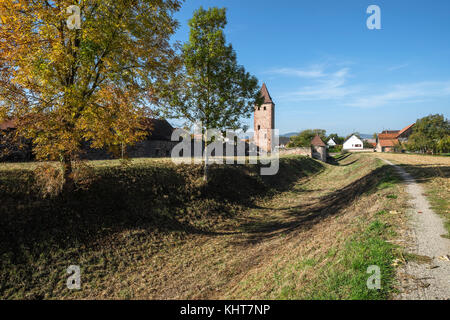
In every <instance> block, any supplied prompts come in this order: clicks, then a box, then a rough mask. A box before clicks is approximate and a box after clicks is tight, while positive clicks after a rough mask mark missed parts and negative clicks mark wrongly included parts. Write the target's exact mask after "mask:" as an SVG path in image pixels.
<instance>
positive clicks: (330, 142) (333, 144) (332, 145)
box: [327, 138, 336, 147]
mask: <svg viewBox="0 0 450 320" xmlns="http://www.w3.org/2000/svg"><path fill="white" fill-rule="evenodd" d="M327 145H328V147H335V146H336V142H334V140H333V138H331V139H330V140H328V143H327Z"/></svg>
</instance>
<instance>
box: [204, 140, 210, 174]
mask: <svg viewBox="0 0 450 320" xmlns="http://www.w3.org/2000/svg"><path fill="white" fill-rule="evenodd" d="M203 152H204V153H205V167H204V169H203V181H208V160H209V157H208V141H205V148H204V151H203Z"/></svg>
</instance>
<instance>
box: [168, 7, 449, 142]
mask: <svg viewBox="0 0 450 320" xmlns="http://www.w3.org/2000/svg"><path fill="white" fill-rule="evenodd" d="M371 4H375V5H378V6H379V7H380V8H381V27H382V29H381V30H368V28H367V26H366V20H367V18H368V17H369V16H370V15H369V14H367V13H366V9H367V7H368V6H369V5H371ZM199 6H203V7H204V8H208V7H211V6H217V7H226V8H227V9H228V11H227V17H228V25H227V28H226V36H227V41H228V42H230V43H231V44H232V45H233V47H234V49H235V50H236V52H237V56H238V59H239V63H240V64H242V65H244V66H245V68H246V69H247V70H248V71H249V72H250V73H252V74H254V75H255V76H256V77H257V78H258V79H259V81H260V82H261V84H262V82H265V83H266V84H267V87H268V89H269V92H270V94H271V96H272V98H273V99H274V101H275V103H276V118H275V120H276V128H278V129H279V130H280V133H281V134H283V133H287V132H291V131H299V130H303V129H307V128H321V129H326V130H327V132H328V133H334V132H337V133H339V134H341V135H346V134H348V133H351V132H353V131H359V132H360V133H369V134H372V133H374V132H379V131H381V130H383V129H401V128H403V127H405V126H406V125H408V124H410V123H413V122H414V121H415V120H416V119H418V118H421V117H423V116H426V115H428V114H431V113H441V114H444V115H445V116H446V117H448V116H449V110H450V1H448V0H433V1H429V0H428V1H426V0H389V1H380V0H370V1H364V0H342V1H336V0H314V1H313V0H310V1H302V0H278V1H268V0H190V1H189V0H187V1H186V2H185V3H184V5H183V7H182V9H181V11H180V12H178V13H177V14H176V18H177V19H178V20H179V21H180V24H181V26H180V29H179V31H178V33H177V34H176V36H175V39H176V40H180V41H183V42H185V41H186V40H187V39H188V33H189V29H188V26H187V21H188V20H189V19H190V17H191V16H192V13H193V12H194V10H195V9H197V8H198V7H199ZM247 122H248V124H250V125H251V128H252V127H253V119H249V120H248V121H247Z"/></svg>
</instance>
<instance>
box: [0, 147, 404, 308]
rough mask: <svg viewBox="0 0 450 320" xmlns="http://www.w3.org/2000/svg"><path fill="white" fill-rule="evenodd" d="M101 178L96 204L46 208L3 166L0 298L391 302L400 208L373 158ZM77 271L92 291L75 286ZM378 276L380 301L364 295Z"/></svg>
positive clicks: (165, 165)
mask: <svg viewBox="0 0 450 320" xmlns="http://www.w3.org/2000/svg"><path fill="white" fill-rule="evenodd" d="M114 164H115V165H114V166H111V165H108V163H97V164H96V173H97V174H96V176H97V178H96V179H95V180H94V182H93V183H92V184H91V186H90V187H89V189H88V190H84V191H83V190H80V191H77V192H75V193H73V194H71V195H66V196H64V197H59V198H56V199H42V198H41V197H40V196H39V195H38V193H37V192H36V191H35V190H34V188H33V175H32V174H31V172H30V171H29V170H26V168H25V169H24V168H23V167H21V165H6V166H3V165H1V166H0V199H1V203H2V205H1V208H0V229H1V232H0V257H1V263H0V297H2V298H7V299H18V298H29V299H37V298H66V299H71V298H100V299H101V298H162V299H166V298H191V299H192V298H242V299H245V298H249V299H252V298H262V299H266V298H271V299H298V298H300V299H302V298H303V299H305V298H318V299H320V298H331V299H352V298H354V299H383V298H387V297H389V295H390V293H391V292H392V290H393V289H392V288H393V286H392V279H393V278H394V276H393V272H394V270H393V268H394V267H393V266H392V262H393V260H394V259H395V257H396V255H397V252H398V250H397V249H396V247H394V246H393V245H392V244H390V242H388V240H390V239H393V238H395V236H396V234H395V232H396V228H397V227H398V225H399V224H401V223H402V221H403V220H402V219H403V216H402V214H401V213H402V212H403V208H404V199H405V197H404V195H403V193H402V188H401V186H400V185H398V184H397V182H398V180H397V178H396V177H395V175H394V174H393V172H392V170H391V168H389V167H387V166H384V165H383V164H382V163H381V162H380V161H379V160H376V159H373V158H371V157H367V156H363V155H348V156H344V157H343V158H342V159H339V161H337V162H336V163H335V165H323V164H320V163H318V162H316V161H314V160H311V159H308V158H300V157H287V158H283V159H282V160H281V166H280V172H279V173H278V175H276V176H273V177H261V176H259V175H258V172H259V168H258V166H255V165H253V166H227V167H221V166H215V167H214V168H213V169H212V170H211V182H210V183H209V184H208V185H205V184H204V183H203V182H202V177H201V166H195V165H189V166H188V165H181V166H175V165H173V164H171V163H170V162H168V161H154V160H149V161H146V160H140V161H138V163H135V164H133V165H131V166H129V167H125V168H123V167H120V166H118V165H117V164H116V163H114ZM72 264H75V265H80V266H81V269H82V290H80V291H70V290H68V289H67V288H66V286H65V282H66V279H67V277H68V275H67V274H66V269H67V267H68V266H69V265H72ZM369 265H378V266H380V268H381V270H382V290H380V291H373V290H368V289H367V287H366V280H367V277H368V276H369V275H368V274H366V270H367V267H368V266H369Z"/></svg>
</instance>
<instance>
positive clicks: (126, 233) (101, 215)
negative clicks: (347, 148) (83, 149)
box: [0, 157, 322, 299]
mask: <svg viewBox="0 0 450 320" xmlns="http://www.w3.org/2000/svg"><path fill="white" fill-rule="evenodd" d="M95 168H96V171H95V172H96V177H95V179H94V181H93V182H92V183H91V185H90V186H89V188H88V189H85V190H77V191H76V192H73V193H71V194H64V195H61V196H59V197H57V198H46V199H44V198H42V197H41V196H40V195H39V192H38V190H36V189H35V187H34V177H33V174H32V172H31V171H30V170H29V169H30V168H22V169H20V168H17V167H14V168H11V167H9V166H7V167H6V168H3V167H0V200H1V204H2V205H1V207H0V297H1V298H7V299H23V298H25V299H50V298H62V297H72V298H73V297H83V296H85V295H86V291H85V292H71V291H69V290H67V288H66V286H65V281H66V279H67V275H66V269H67V267H68V266H70V265H73V264H75V265H80V266H81V269H82V274H83V283H84V284H83V285H84V286H85V287H86V288H89V290H88V291H89V292H88V294H89V295H91V296H94V297H96V298H99V297H102V296H104V295H110V294H111V293H108V292H106V293H105V291H104V287H105V285H107V283H108V281H110V279H111V278H117V277H118V275H119V274H121V272H123V271H124V270H127V268H129V267H130V266H133V265H138V264H139V263H140V262H141V261H143V260H145V259H149V258H151V257H152V256H153V255H155V254H156V253H162V252H165V251H169V250H171V248H173V247H176V246H178V245H179V244H181V243H183V242H184V241H185V240H186V239H187V238H189V237H192V236H195V235H203V234H208V233H211V232H214V230H217V229H218V228H221V227H222V226H223V225H224V224H227V225H230V223H229V221H230V220H233V217H236V216H238V215H239V213H240V212H242V211H243V208H245V207H247V206H251V205H252V203H254V201H256V200H257V199H261V198H265V197H269V198H270V197H271V196H273V195H274V194H276V193H278V192H281V191H283V190H287V189H289V188H290V187H291V186H292V184H293V183H294V182H295V181H297V180H298V179H299V178H301V177H304V176H307V175H310V174H312V173H315V172H318V171H320V170H322V165H321V164H320V163H318V162H316V161H314V160H311V159H308V158H303V157H289V158H283V159H281V161H280V171H279V173H278V174H277V175H276V176H263V177H262V176H260V175H259V170H260V166H259V165H240V166H220V165H213V166H212V167H211V170H210V182H208V183H207V184H205V183H204V182H203V180H202V166H201V165H174V164H173V163H171V162H167V161H160V160H159V161H148V162H146V161H138V162H137V163H135V164H132V165H128V166H121V165H120V163H116V162H113V163H111V165H110V166H108V165H107V164H106V163H99V164H97V165H96V166H95ZM231 227H232V224H231ZM119 293H120V294H119ZM114 295H115V296H117V297H118V298H126V297H130V292H127V291H126V290H125V291H123V290H122V291H120V292H116V293H114Z"/></svg>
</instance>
